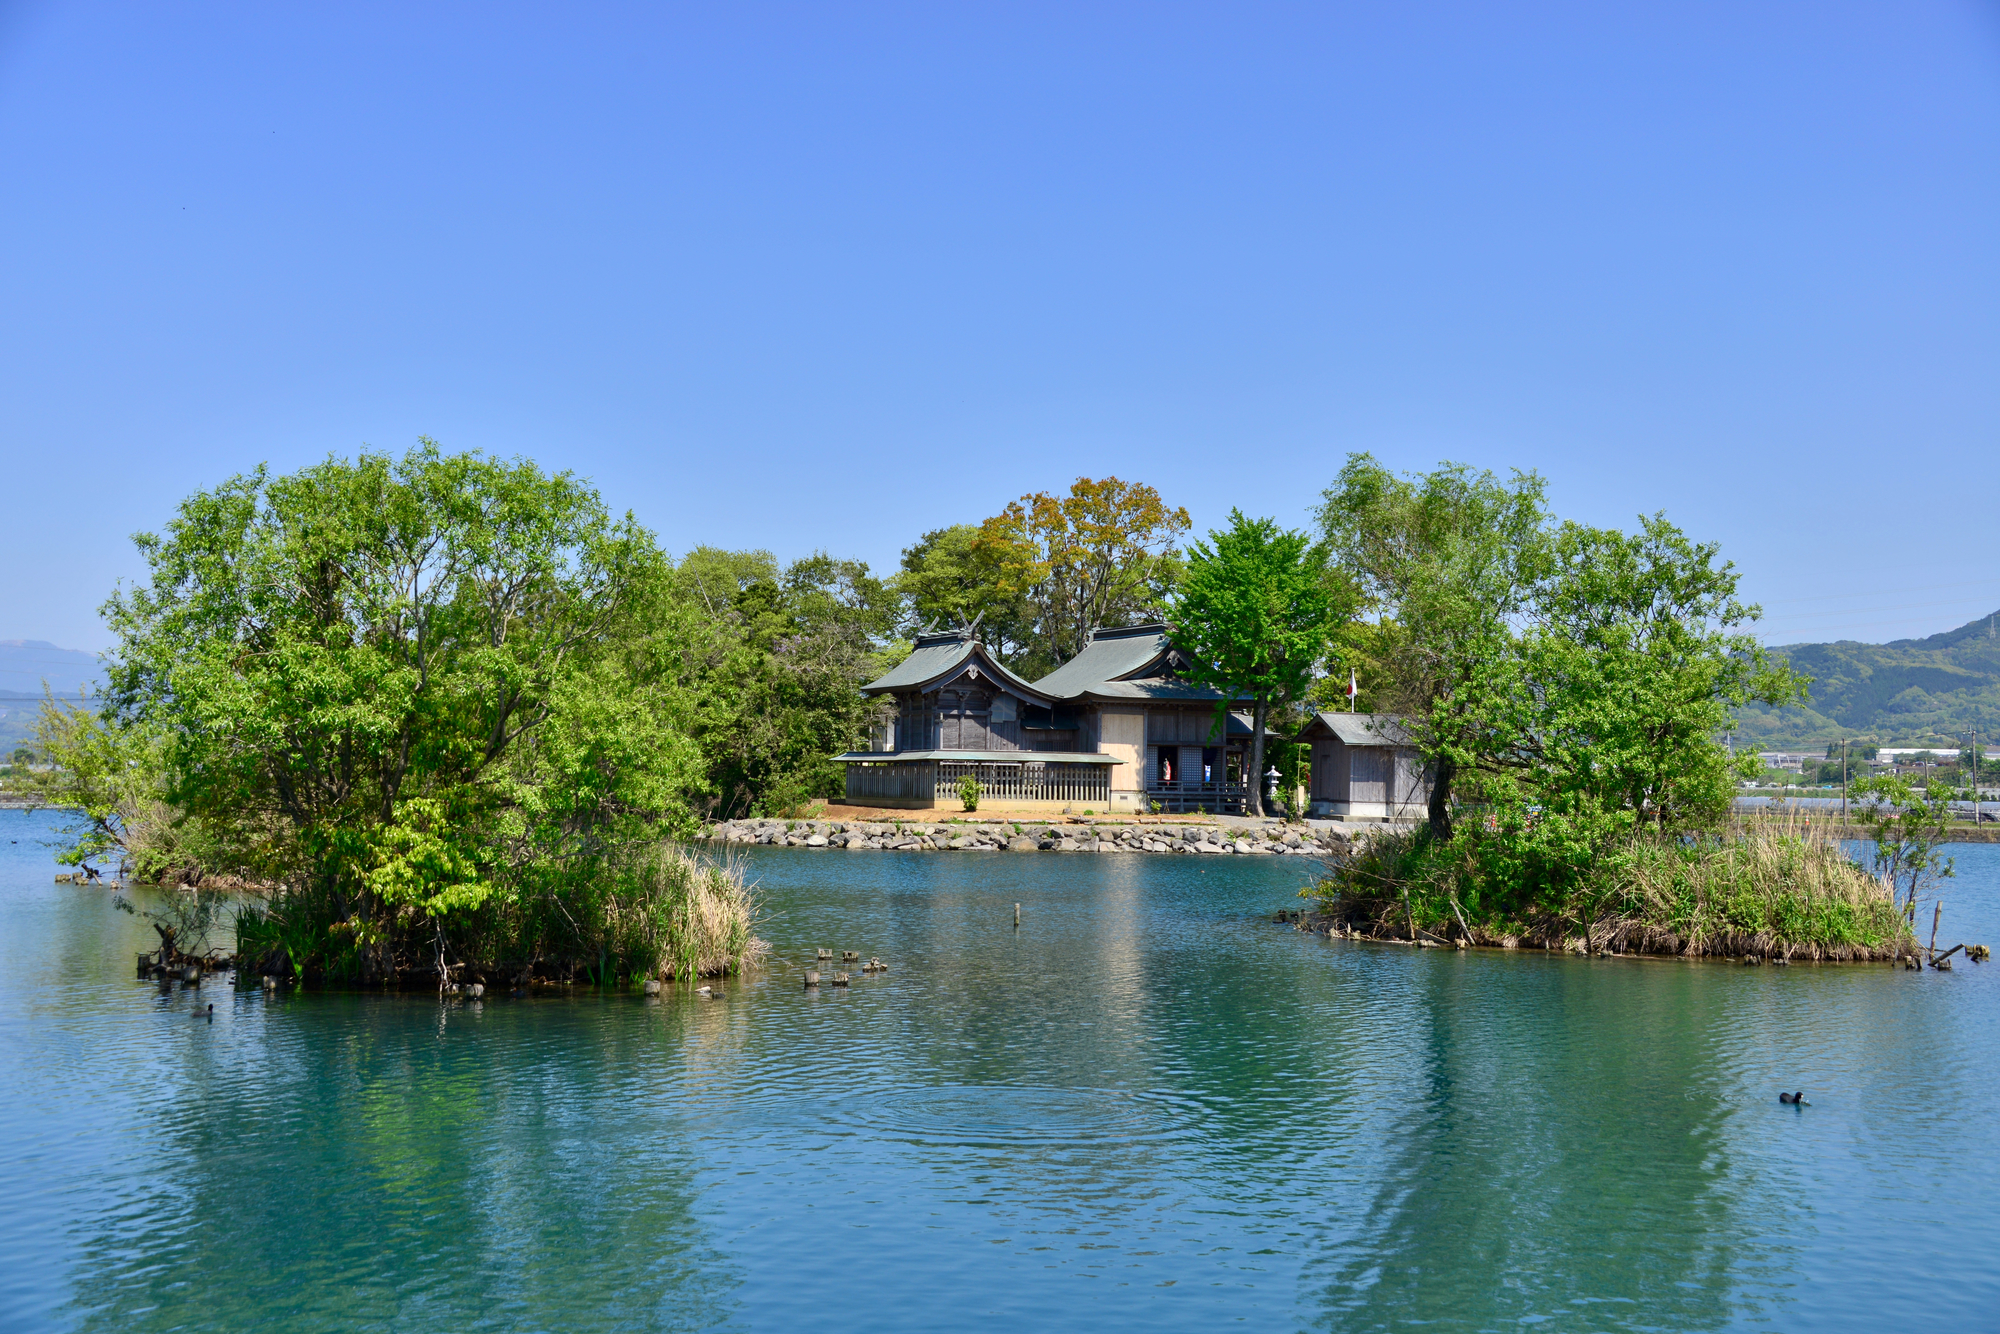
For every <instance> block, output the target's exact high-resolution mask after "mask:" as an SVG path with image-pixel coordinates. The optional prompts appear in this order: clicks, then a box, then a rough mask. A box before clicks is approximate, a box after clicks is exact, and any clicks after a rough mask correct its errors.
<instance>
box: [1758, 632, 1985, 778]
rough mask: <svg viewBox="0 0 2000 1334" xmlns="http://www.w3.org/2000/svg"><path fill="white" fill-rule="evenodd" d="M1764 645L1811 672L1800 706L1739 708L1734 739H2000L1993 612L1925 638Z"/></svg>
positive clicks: (1764, 744)
mask: <svg viewBox="0 0 2000 1334" xmlns="http://www.w3.org/2000/svg"><path fill="white" fill-rule="evenodd" d="M1772 652H1773V653H1775V654H1778V655H1780V656H1782V657H1784V658H1786V659H1788V660H1789V661H1790V662H1791V664H1792V666H1794V667H1796V668H1797V669H1798V670H1800V671H1801V672H1804V673H1805V674H1806V675H1807V676H1810V677H1812V678H1813V684H1812V695H1811V698H1809V699H1808V700H1807V702H1806V705H1805V707H1804V708H1791V709H1771V708H1766V707H1764V706H1762V705H1752V706H1750V707H1749V708H1745V709H1743V710H1741V712H1740V714H1739V718H1740V720H1741V724H1742V726H1741V728H1740V730H1739V731H1738V732H1737V734H1736V735H1737V741H1738V744H1739V745H1740V744H1742V743H1744V742H1746V741H1747V742H1748V743H1750V744H1751V745H1753V746H1754V747H1756V748H1757V749H1758V750H1782V749H1795V748H1805V747H1812V746H1822V745H1825V744H1826V743H1827V742H1829V741H1838V740H1840V739H1842V738H1843V737H1845V738H1854V739H1865V740H1867V741H1869V742H1872V743H1873V744H1875V745H1878V746H1894V745H1927V744H1930V743H1933V742H1936V743H1944V744H1952V745H1958V744H1962V742H1963V739H1964V737H1965V734H1966V733H1967V732H1968V731H1970V730H1971V729H1973V728H1977V729H1978V730H1979V734H1980V738H1981V740H1982V741H1984V740H1985V739H1987V738H1993V739H1996V740H2000V612H1995V613H1993V614H1991V615H1988V616H1982V617H1980V618H1979V619H1978V620H1976V621H1971V622H1968V623H1967V624H1965V625H1961V626H1959V627H1958V629H1956V630H1946V631H1945V632H1944V633H1942V634H1935V635H1932V636H1930V637H1929V638H1928V639H1898V640H1896V641H1895V642H1894V643H1890V644H1858V643H1855V642H1854V641H1853V640H1847V639H1843V640H1841V641H1839V642H1838V643H1833V644H1786V645H1783V646H1780V647H1775V648H1773V649H1772Z"/></svg>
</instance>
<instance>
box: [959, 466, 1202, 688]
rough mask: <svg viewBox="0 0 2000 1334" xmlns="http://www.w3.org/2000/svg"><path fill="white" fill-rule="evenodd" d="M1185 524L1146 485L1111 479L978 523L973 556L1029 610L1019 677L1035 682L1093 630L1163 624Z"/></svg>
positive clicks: (1083, 480) (1179, 512)
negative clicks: (1029, 638)
mask: <svg viewBox="0 0 2000 1334" xmlns="http://www.w3.org/2000/svg"><path fill="white" fill-rule="evenodd" d="M1190 526H1191V521H1190V520H1189V518H1188V513H1187V511H1186V510H1185V509H1179V508H1169V507H1168V505H1167V504H1166V502H1165V501H1163V500H1161V499H1160V493H1159V492H1158V491H1155V490H1154V489H1153V488H1152V487H1150V486H1147V485H1146V484H1145V483H1143V482H1123V481H1120V480H1119V479H1118V478H1116V477H1106V478H1104V479H1102V480H1093V479H1091V478H1088V477H1079V478H1077V479H1076V481H1075V483H1074V484H1072V485H1071V487H1070V489H1069V494H1068V495H1066V496H1053V495H1050V494H1048V493H1047V492H1045V491H1043V492H1036V493H1035V494H1034V495H1029V496H1023V497H1021V498H1020V499H1019V500H1017V501H1015V502H1014V503H1013V504H1011V505H1009V506H1008V507H1007V508H1006V509H1005V510H1004V511H1003V512H1001V513H1000V514H997V515H995V516H994V517H992V518H990V519H988V520H986V522H985V523H984V524H982V525H980V532H979V539H978V541H977V542H976V543H975V544H974V545H975V549H977V550H979V551H980V552H981V553H983V555H984V556H985V557H987V558H990V559H991V560H993V561H994V562H995V563H997V564H998V566H999V567H1000V571H1001V580H1000V585H999V588H1000V591H1001V592H1002V593H1003V594H1005V595H1007V596H1010V597H1020V598H1024V599H1026V601H1027V602H1028V603H1029V605H1031V606H1032V607H1033V608H1034V626H1035V630H1034V639H1033V643H1032V645H1031V650H1030V652H1029V653H1028V654H1027V655H1026V659H1025V660H1024V661H1023V662H1022V663H1020V664H1019V665H1018V667H1019V670H1021V671H1022V672H1023V674H1024V675H1028V676H1036V675H1040V674H1041V673H1042V672H1045V671H1048V670H1050V669H1052V668H1054V667H1057V666H1059V665H1061V664H1062V663H1065V662H1067V661H1069V660H1070V659H1071V658H1073V657H1075V656H1076V655H1077V654H1079V653H1081V652H1083V649H1084V646H1085V645H1086V644H1088V643H1089V642H1090V632H1091V631H1092V630H1093V629H1095V628H1096V627H1098V626H1116V625H1128V624H1131V623H1133V622H1134V621H1137V620H1140V619H1145V618H1150V617H1157V616H1163V615H1164V614H1165V612H1166V607H1167V603H1168V599H1169V597H1170V595H1171V594H1172V592H1173V589H1174V585H1175V583H1176V582H1177V581H1178V579H1179V575H1180V553H1179V550H1178V548H1177V547H1176V545H1175V544H1176V543H1177V542H1178V541H1179V540H1180V537H1181V535H1182V534H1183V533H1185V532H1187V530H1188V528H1189V527H1190Z"/></svg>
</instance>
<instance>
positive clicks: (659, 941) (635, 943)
mask: <svg viewBox="0 0 2000 1334" xmlns="http://www.w3.org/2000/svg"><path fill="white" fill-rule="evenodd" d="M755 924H756V900H755V896H754V894H753V893H752V890H751V887H750V886H749V885H748V884H747V883H746V881H745V878H744V872H743V867H742V865H741V864H740V863H737V862H733V861H717V860H715V859H712V858H709V857H706V856H703V855H701V854H698V853H695V852H691V851H689V850H688V849H686V848H685V847H682V846H680V845H678V844H672V843H663V844H644V845H639V846H637V847H630V848H625V849H621V850H619V851H617V852H616V853H612V854H606V855H602V856H592V857H583V858H577V859H573V860H570V861H567V862H563V863H560V864H556V865H553V866H542V867H539V868H537V870H536V873H535V874H533V875H523V876H518V877H515V878H513V879H510V881H509V882H508V883H506V884H504V885H500V886H496V887H495V890H494V892H493V893H491V894H490V895H489V896H488V897H487V898H486V899H485V901H484V902H483V903H481V904H480V905H479V906H478V907H477V908H475V909H473V910H471V911H465V912H459V913H454V914H452V915H451V916H450V917H448V918H445V917H440V918H427V917H424V916H423V915H422V914H421V913H420V912H418V911H417V910H416V909H414V908H410V909H405V910H404V911H403V912H402V913H400V914H399V915H398V916H397V917H396V918H394V919H392V920H386V921H385V920H384V919H383V918H382V917H380V916H377V917H375V918H373V919H371V920H369V921H366V922H363V921H360V920H358V919H357V918H356V917H355V916H353V915H352V914H351V911H350V908H349V905H348V904H347V903H344V902H343V901H342V897H341V896H340V895H339V894H338V893H337V892H333V891H323V890H316V889H314V888H312V887H310V886H303V887H294V886H280V887H279V888H278V889H277V890H276V891H274V892H273V893H271V894H270V895H269V897H268V898H267V899H266V900H265V902H264V903H262V904H261V905H257V906H253V907H250V908H247V909H246V910H245V911H244V912H242V913H241V914H239V916H238V917H237V921H236V936H237V953H238V955H239V957H240V958H241V959H243V960H244V962H245V965H246V966H254V967H258V968H261V969H262V970H263V971H265V972H270V973H276V974H279V975H286V974H289V975H295V976H299V977H306V978H317V979H322V980H326V981H332V982H349V983H351V982H381V983H392V982H394V983H402V984H409V983H414V982H422V983H430V982H433V981H435V982H437V983H438V984H440V985H441V984H443V983H445V982H448V981H451V980H454V979H459V978H479V979H496V980H497V979H508V980H512V981H514V982H516V983H521V982H526V981H529V980H533V979H537V978H539V979H544V980H551V981H562V982H577V981H582V982H588V983H591V984H594V985H598V986H611V985H616V984H618V983H620V982H625V981H630V980H633V979H637V978H648V977H657V978H661V979H663V980H673V979H679V980H687V979H691V978H696V977H720V976H724V975H727V974H730V973H735V972H738V971H740V970H741V969H742V968H744V967H745V966H746V965H748V964H751V963H754V962H755V960H756V959H757V958H758V957H759V956H760V955H761V954H762V952H763V950H764V948H765V946H764V942H762V941H760V940H758V939H757V938H756V936H755V935H754V927H755Z"/></svg>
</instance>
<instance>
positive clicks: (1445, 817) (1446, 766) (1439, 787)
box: [1430, 756, 1456, 843]
mask: <svg viewBox="0 0 2000 1334" xmlns="http://www.w3.org/2000/svg"><path fill="white" fill-rule="evenodd" d="M1455 772H1456V770H1455V769H1454V767H1453V765H1452V762H1451V761H1450V760H1448V759H1445V758H1444V757H1443V756H1439V757H1438V761H1437V767H1436V769H1435V771H1434V772H1433V774H1432V775H1431V805H1430V825H1431V837H1432V838H1433V839H1436V840H1437V841H1438V842H1440V843H1449V842H1451V779H1452V775H1453V773H1455Z"/></svg>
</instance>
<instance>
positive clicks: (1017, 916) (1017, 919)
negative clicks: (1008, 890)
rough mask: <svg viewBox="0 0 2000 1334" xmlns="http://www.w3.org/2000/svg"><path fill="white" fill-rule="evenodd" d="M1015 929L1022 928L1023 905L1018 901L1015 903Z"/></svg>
mask: <svg viewBox="0 0 2000 1334" xmlns="http://www.w3.org/2000/svg"><path fill="white" fill-rule="evenodd" d="M1014 929H1015V930H1016V931H1019V930H1020V929H1021V905H1020V904H1018V903H1017V904H1015V905H1014Z"/></svg>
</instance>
